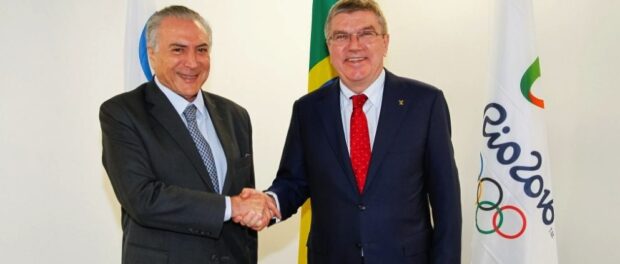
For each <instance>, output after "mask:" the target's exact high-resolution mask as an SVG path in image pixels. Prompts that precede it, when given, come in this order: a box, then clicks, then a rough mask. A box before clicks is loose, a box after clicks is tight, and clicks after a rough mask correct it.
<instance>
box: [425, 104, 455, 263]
mask: <svg viewBox="0 0 620 264" xmlns="http://www.w3.org/2000/svg"><path fill="white" fill-rule="evenodd" d="M428 130H429V131H428V133H427V135H428V141H427V147H426V154H425V170H426V171H425V175H427V177H426V180H425V187H426V190H427V192H428V198H429V201H430V205H431V208H432V213H433V229H434V230H433V238H432V250H433V251H432V258H431V259H432V263H461V260H460V259H461V228H462V216H461V199H460V197H461V194H460V187H459V179H458V171H457V168H456V163H455V161H454V150H453V148H452V141H451V128H450V114H449V112H448V106H447V104H446V101H445V98H444V96H443V93H441V92H439V93H438V94H437V96H436V97H435V100H434V103H433V104H432V109H431V116H430V122H429V126H428Z"/></svg>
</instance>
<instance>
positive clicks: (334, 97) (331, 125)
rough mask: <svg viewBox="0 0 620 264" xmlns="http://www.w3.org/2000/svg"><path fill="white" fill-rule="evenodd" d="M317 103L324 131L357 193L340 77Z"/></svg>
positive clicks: (330, 85)
mask: <svg viewBox="0 0 620 264" xmlns="http://www.w3.org/2000/svg"><path fill="white" fill-rule="evenodd" d="M323 89H327V90H326V91H325V93H324V95H323V97H322V98H321V99H320V100H319V102H318V104H317V112H318V113H319V116H320V119H321V121H322V122H323V131H324V132H325V134H326V136H327V140H328V141H329V145H330V146H331V148H332V151H333V152H334V154H335V155H336V157H337V158H338V162H339V163H340V166H341V167H342V170H343V171H344V173H345V175H346V178H347V179H348V181H349V182H350V185H351V188H352V190H353V191H354V192H355V193H358V191H357V183H356V181H355V176H354V175H353V169H352V168H351V159H350V157H349V151H348V148H347V143H346V141H345V139H344V131H343V128H342V115H341V111H340V83H339V81H338V79H334V80H333V81H332V83H331V84H329V86H328V87H325V88H323Z"/></svg>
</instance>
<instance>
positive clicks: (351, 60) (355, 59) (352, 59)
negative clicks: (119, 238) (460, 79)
mask: <svg viewBox="0 0 620 264" xmlns="http://www.w3.org/2000/svg"><path fill="white" fill-rule="evenodd" d="M366 59H367V57H349V58H346V59H345V60H344V61H345V62H348V63H353V64H355V63H360V62H362V61H364V60H366Z"/></svg>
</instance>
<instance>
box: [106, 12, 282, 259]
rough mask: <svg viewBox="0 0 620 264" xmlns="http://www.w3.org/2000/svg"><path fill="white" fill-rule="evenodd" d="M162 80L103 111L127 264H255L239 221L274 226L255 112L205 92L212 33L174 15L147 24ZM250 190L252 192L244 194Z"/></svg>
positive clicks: (251, 241)
mask: <svg viewBox="0 0 620 264" xmlns="http://www.w3.org/2000/svg"><path fill="white" fill-rule="evenodd" d="M147 41H148V55H149V60H150V62H151V65H152V67H153V69H154V72H155V77H154V78H153V80H151V81H149V82H147V83H144V84H142V85H140V86H139V87H137V88H136V89H134V90H133V91H130V92H127V93H123V94H121V95H118V96H115V97H113V98H111V99H110V100H108V101H106V102H105V103H103V104H102V105H101V109H100V116H99V118H100V121H101V129H102V136H103V165H104V167H105V169H106V171H107V173H108V175H109V178H110V181H111V183H112V186H113V188H114V192H115V194H116V197H117V198H118V201H119V202H120V204H121V206H122V227H123V253H122V263H126V264H133V263H148V264H156V263H183V264H186V263H256V261H257V260H256V259H257V257H256V255H257V253H256V251H257V240H256V232H255V231H254V230H251V229H248V228H246V227H243V226H241V225H238V224H236V223H234V222H233V221H230V219H231V218H233V217H240V216H244V217H246V219H250V221H251V222H253V223H258V224H260V223H261V222H263V221H268V219H270V218H271V217H272V216H273V215H272V213H271V211H277V210H274V209H275V208H274V207H273V205H272V204H269V203H267V201H266V200H265V199H264V198H265V197H264V194H261V193H254V194H251V195H250V194H246V195H244V196H243V198H241V196H240V195H238V194H240V193H241V192H242V191H243V190H244V188H254V167H253V161H252V128H251V124H250V118H249V116H248V113H247V111H246V110H245V109H244V108H242V107H241V106H239V105H237V104H235V103H234V102H232V101H230V100H227V99H225V98H223V97H220V96H217V95H215V94H211V93H208V92H205V91H202V90H201V87H202V85H203V84H204V82H205V81H206V80H207V77H208V75H209V69H210V55H209V53H210V49H211V29H210V28H209V25H208V24H207V23H206V22H205V20H204V19H203V18H202V17H201V16H200V15H199V14H198V13H196V12H194V11H192V10H190V9H188V8H186V7H182V6H171V7H167V8H165V9H162V10H160V11H158V12H156V13H155V14H154V15H153V16H151V18H150V19H149V21H148V22H147ZM245 190H246V191H247V190H248V189H245Z"/></svg>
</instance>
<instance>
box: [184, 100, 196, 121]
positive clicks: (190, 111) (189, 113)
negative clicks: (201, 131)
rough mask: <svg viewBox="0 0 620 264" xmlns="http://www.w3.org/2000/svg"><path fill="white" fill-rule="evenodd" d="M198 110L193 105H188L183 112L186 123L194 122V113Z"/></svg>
mask: <svg viewBox="0 0 620 264" xmlns="http://www.w3.org/2000/svg"><path fill="white" fill-rule="evenodd" d="M197 110H198V108H196V106H195V105H194V104H190V105H188V106H187V107H186V108H185V110H184V111H183V116H184V117H185V119H187V121H188V122H191V121H194V120H196V111H197Z"/></svg>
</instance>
